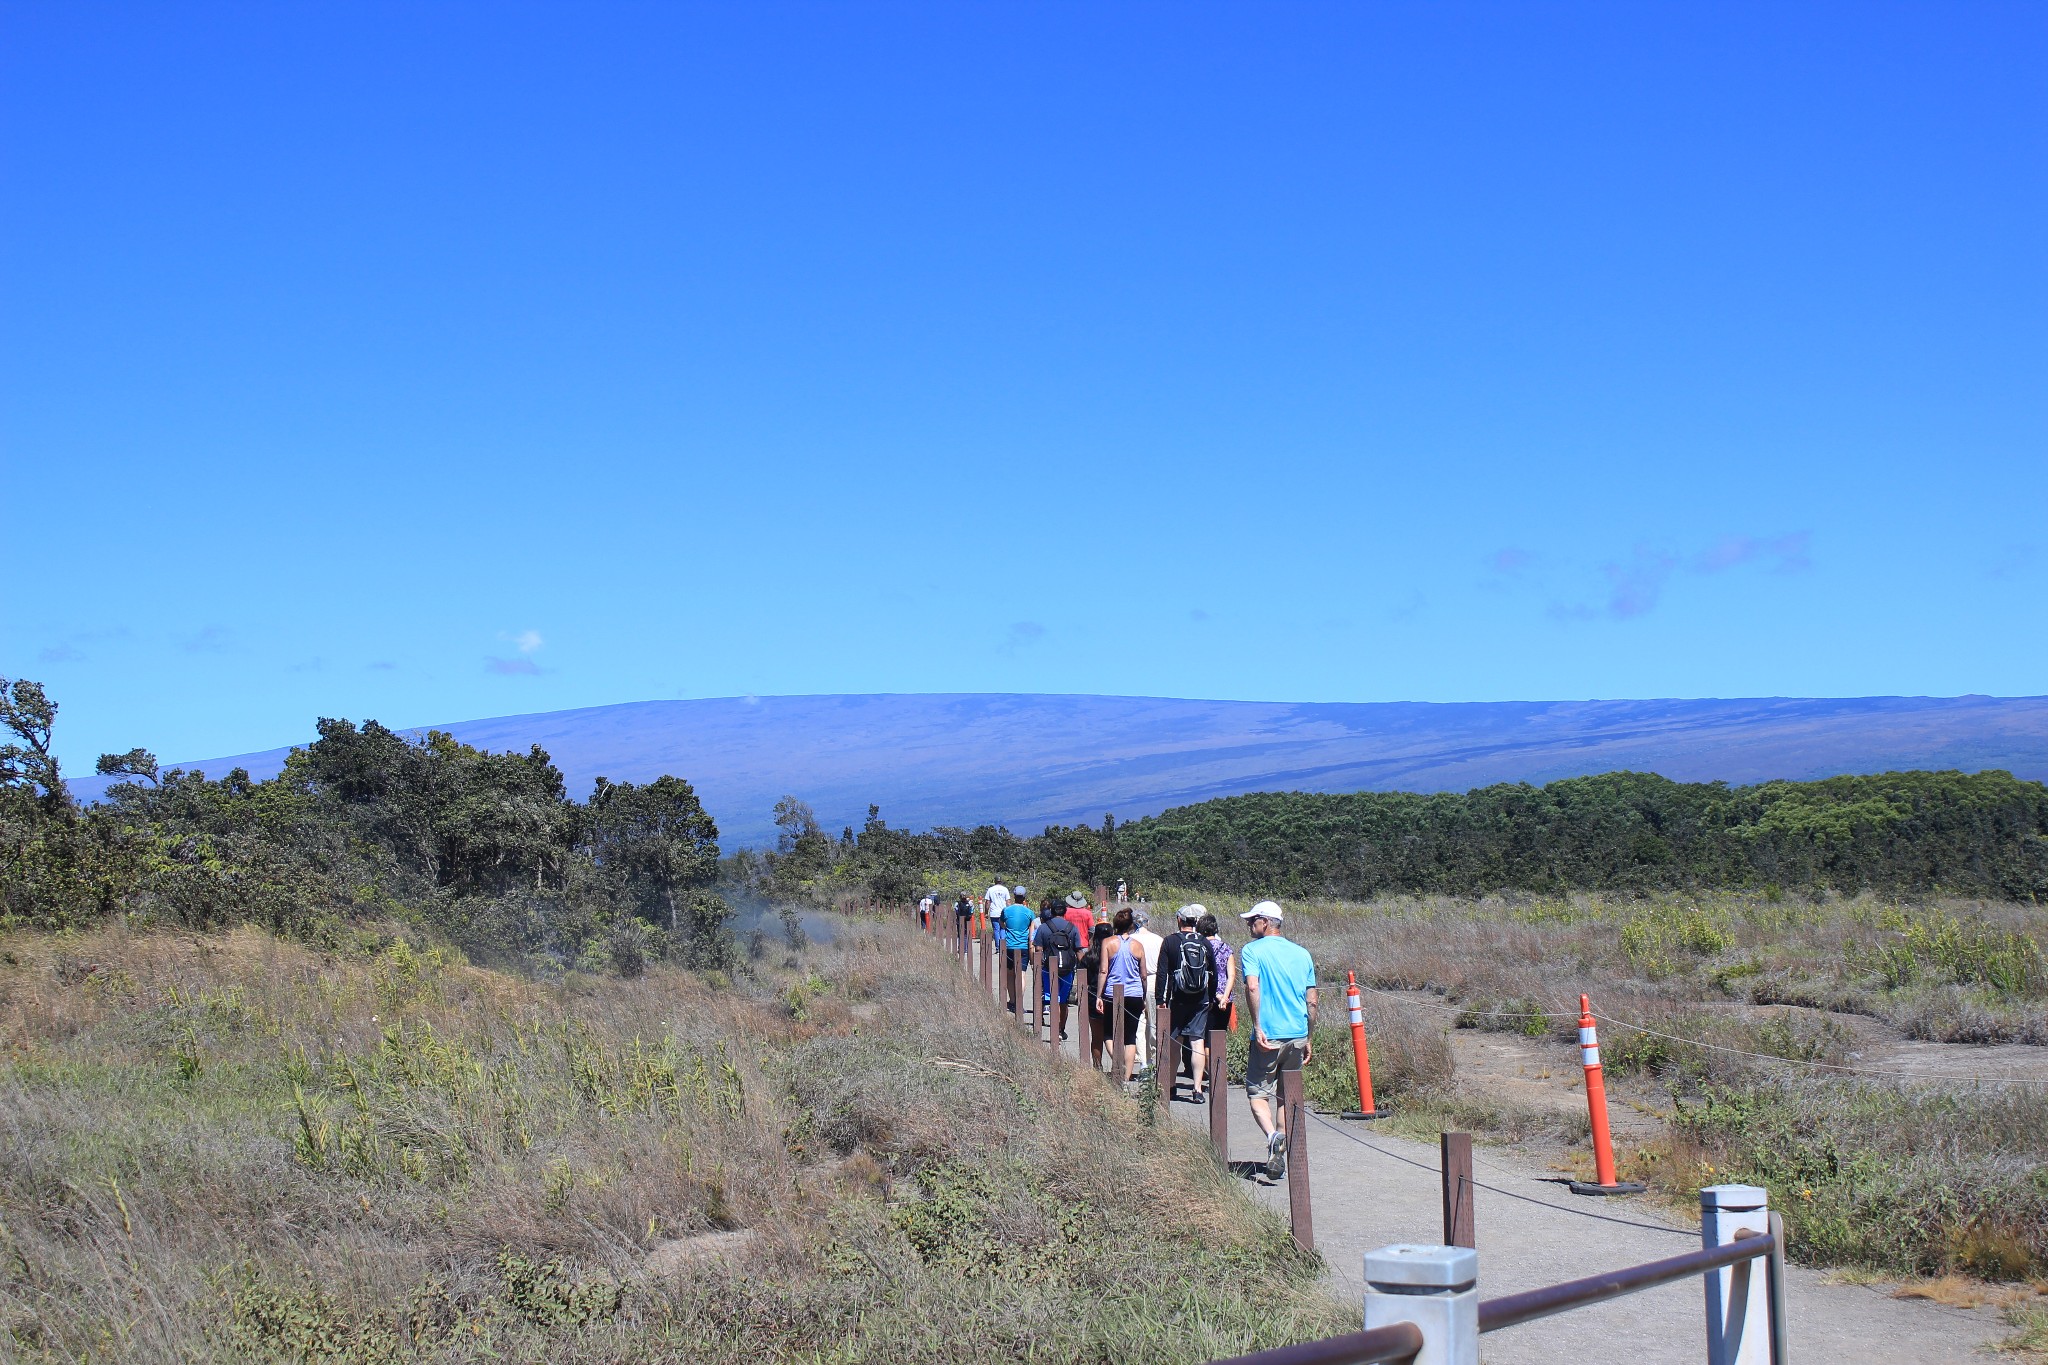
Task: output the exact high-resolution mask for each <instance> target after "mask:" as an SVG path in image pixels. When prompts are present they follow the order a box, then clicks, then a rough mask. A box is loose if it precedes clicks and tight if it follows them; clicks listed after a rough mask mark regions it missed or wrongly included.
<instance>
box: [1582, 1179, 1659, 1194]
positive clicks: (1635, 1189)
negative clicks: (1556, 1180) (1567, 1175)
mask: <svg viewBox="0 0 2048 1365" xmlns="http://www.w3.org/2000/svg"><path fill="white" fill-rule="evenodd" d="M1566 1184H1567V1186H1568V1187H1569V1188H1570V1190H1571V1192H1572V1193H1573V1194H1641V1193H1642V1192H1643V1190H1644V1189H1645V1188H1646V1186H1644V1185H1643V1184H1641V1183H1640V1182H1638V1181H1634V1180H1617V1181H1615V1182H1614V1183H1613V1184H1612V1185H1595V1184H1594V1183H1593V1182H1592V1181H1590V1180H1571V1181H1567V1182H1566Z"/></svg>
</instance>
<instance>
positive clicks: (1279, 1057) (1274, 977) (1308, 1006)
mask: <svg viewBox="0 0 2048 1365" xmlns="http://www.w3.org/2000/svg"><path fill="white" fill-rule="evenodd" d="M1238 918H1239V919H1242V920H1243V921H1244V922H1245V923H1246V924H1247V925H1249V926H1250V928H1251V934H1252V941H1251V942H1250V943H1247V944H1246V945H1245V947H1244V951H1243V952H1241V953H1239V954H1238V962H1239V963H1240V964H1241V965H1242V967H1243V970H1244V985H1245V998H1246V1000H1248V1001H1249V1002H1250V1004H1251V1012H1252V1054H1251V1060H1250V1063H1249V1065H1247V1066H1246V1068H1245V1078H1244V1093H1245V1098H1246V1099H1247V1100H1249V1101H1250V1102H1251V1110H1252V1121H1253V1122H1255V1123H1257V1124H1258V1125H1259V1131H1260V1132H1262V1133H1264V1134H1265V1135H1266V1176H1267V1178H1268V1179H1271V1180H1278V1179H1279V1178H1280V1177H1281V1176H1283V1175H1285V1174H1287V1130H1286V1126H1285V1124H1284V1123H1283V1122H1282V1121H1281V1120H1282V1118H1283V1117H1284V1116H1283V1115H1280V1114H1278V1113H1277V1106H1276V1105H1275V1104H1274V1102H1273V1091H1274V1088H1275V1085H1276V1083H1277V1082H1278V1080H1279V1077H1280V1073H1281V1072H1282V1071H1299V1070H1300V1069H1301V1068H1302V1067H1304V1066H1306V1065H1308V1060H1309V1057H1310V1056H1311V1055H1312V1053H1313V1051H1314V1049H1313V1048H1312V1047H1311V1045H1310V1043H1309V1025H1310V1024H1311V1023H1312V1022H1313V1021H1314V1019H1315V1014H1316V963H1315V959H1314V958H1313V957H1311V956H1309V951H1308V949H1306V948H1304V947H1302V946H1301V945H1300V944H1299V943H1294V942H1290V941H1289V940H1288V939H1287V938H1286V936H1285V935H1284V934H1283V933H1282V926H1283V924H1284V923H1285V914H1284V913H1283V912H1282V911H1281V909H1280V907H1279V905H1278V904H1277V903H1275V902H1273V901H1260V902H1259V903H1258V904H1257V905H1254V906H1253V907H1252V908H1251V909H1249V910H1247V911H1245V912H1244V913H1243V914H1242V915H1240V916H1238Z"/></svg>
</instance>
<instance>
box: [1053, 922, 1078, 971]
mask: <svg viewBox="0 0 2048 1365" xmlns="http://www.w3.org/2000/svg"><path fill="white" fill-rule="evenodd" d="M1045 946H1046V947H1047V948H1048V949H1050V950H1051V951H1053V952H1056V953H1058V954H1059V955H1060V968H1059V970H1060V975H1061V976H1065V975H1066V974H1067V973H1068V972H1071V971H1073V970H1074V958H1075V957H1076V956H1077V955H1079V953H1080V951H1081V932H1080V930H1078V929H1076V928H1074V922H1073V921H1072V920H1070V919H1068V918H1067V917H1066V916H1064V915H1061V916H1059V917H1058V918H1055V919H1049V920H1047V921H1046V922H1045Z"/></svg>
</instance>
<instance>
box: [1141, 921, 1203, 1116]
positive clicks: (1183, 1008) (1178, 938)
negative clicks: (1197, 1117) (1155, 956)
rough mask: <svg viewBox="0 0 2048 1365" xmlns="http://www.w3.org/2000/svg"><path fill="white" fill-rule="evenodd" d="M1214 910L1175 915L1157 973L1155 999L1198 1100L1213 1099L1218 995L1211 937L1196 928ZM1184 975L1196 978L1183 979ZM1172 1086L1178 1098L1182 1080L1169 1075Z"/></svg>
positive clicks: (1160, 954)
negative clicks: (1213, 1015)
mask: <svg viewBox="0 0 2048 1365" xmlns="http://www.w3.org/2000/svg"><path fill="white" fill-rule="evenodd" d="M1208 913H1209V912H1208V910H1206V909H1205V908H1204V907H1202V906H1199V905H1183V906H1182V907H1181V908H1180V910H1179V911H1178V912H1177V913H1176V914H1175V915H1174V922H1175V926H1176V927H1175V929H1174V931H1173V932H1172V933H1171V934H1168V935H1167V936H1166V939H1165V941H1164V942H1163V943H1162V944H1161V945H1160V949H1159V967H1158V970H1157V971H1156V972H1154V974H1153V981H1154V983H1155V984H1154V986H1153V995H1152V1002H1153V1003H1154V1004H1156V1005H1160V1006H1163V1007H1164V1008H1165V1009H1166V1011H1167V1020H1168V1026H1169V1027H1170V1028H1171V1029H1172V1030H1173V1036H1174V1038H1175V1039H1176V1040H1178V1041H1179V1043H1180V1056H1181V1063H1182V1065H1183V1067H1184V1068H1185V1072H1184V1074H1185V1075H1186V1076H1187V1078H1188V1084H1189V1088H1190V1089H1191V1090H1192V1092H1193V1093H1192V1094H1191V1095H1190V1097H1189V1098H1190V1099H1191V1100H1192V1102H1193V1103H1195V1104H1204V1103H1206V1102H1207V1100H1208V1096H1207V1094H1206V1093H1205V1090H1204V1087H1205V1086H1206V1085H1207V1084H1208V1076H1207V1073H1206V1071H1205V1069H1204V1068H1205V1066H1206V1064H1207V1061H1208V1056H1209V1005H1210V1002H1211V1000H1212V999H1213V998H1214V996H1215V993H1216V986H1215V981H1214V979H1213V978H1214V973H1215V970H1216V966H1215V961H1216V960H1215V955H1214V954H1213V953H1212V952H1211V951H1210V949H1209V940H1207V939H1205V938H1203V937H1202V935H1201V933H1200V932H1199V931H1198V930H1197V929H1196V928H1195V926H1196V925H1197V924H1199V923H1201V919H1202V916H1204V915H1206V914H1208ZM1190 963H1193V964H1196V965H1195V967H1194V969H1193V970H1192V971H1189V970H1188V966H1189V964H1190ZM1184 975H1186V976H1189V977H1190V979H1189V980H1186V981H1183V980H1182V977H1183V976H1184ZM1166 1084H1167V1085H1168V1086H1169V1087H1171V1089H1170V1091H1169V1093H1171V1094H1173V1095H1174V1097H1175V1098H1178V1097H1179V1087H1180V1078H1179V1077H1178V1076H1169V1077H1167V1079H1166Z"/></svg>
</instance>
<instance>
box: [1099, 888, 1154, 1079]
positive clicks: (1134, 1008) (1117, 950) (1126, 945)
mask: <svg viewBox="0 0 2048 1365" xmlns="http://www.w3.org/2000/svg"><path fill="white" fill-rule="evenodd" d="M1133 929H1134V926H1133V925H1132V922H1131V912H1130V911H1129V910H1128V909H1124V910H1119V911H1117V912H1116V922H1115V924H1114V925H1113V926H1112V930H1111V933H1110V938H1109V941H1108V942H1107V943H1105V944H1103V945H1102V960H1103V962H1104V963H1105V964H1106V965H1105V966H1104V967H1103V969H1102V1007H1103V1012H1104V1014H1105V1015H1106V1016H1107V1022H1108V1024H1109V1027H1110V1028H1111V1029H1112V1030H1120V1032H1117V1033H1115V1035H1114V1036H1115V1037H1117V1038H1120V1039H1122V1041H1123V1054H1124V1074H1123V1081H1124V1084H1126V1085H1129V1084H1130V1083H1131V1081H1132V1080H1133V1079H1134V1078H1135V1076H1136V1074H1137V1069H1138V1049H1137V1046H1136V1044H1137V1041H1138V1037H1139V1035H1140V1034H1141V1033H1142V1032H1143V1029H1142V1027H1141V1025H1143V1024H1144V1022H1145V945H1144V944H1143V943H1142V942H1140V941H1139V939H1138V936H1137V934H1136V933H1135V932H1133Z"/></svg>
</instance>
